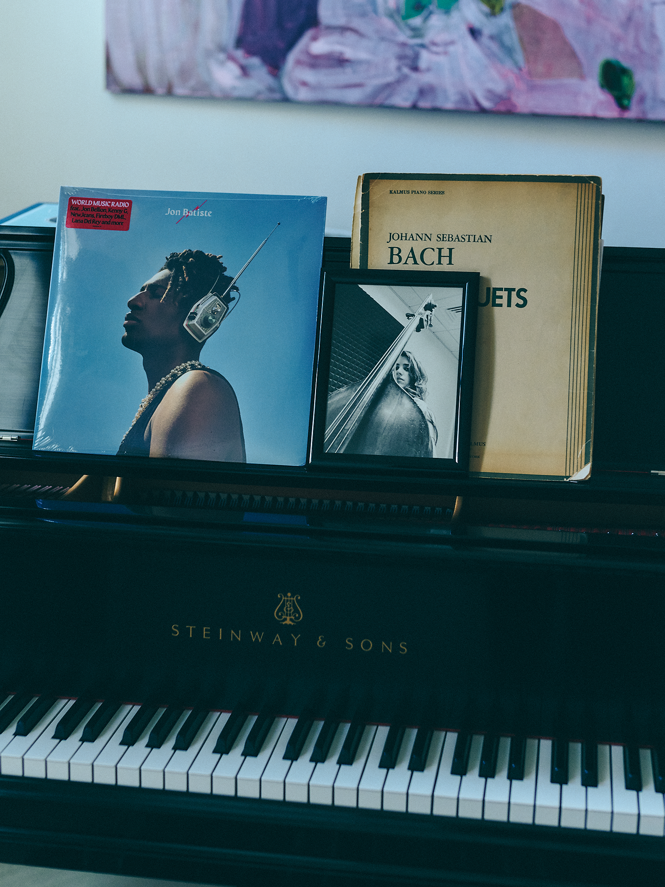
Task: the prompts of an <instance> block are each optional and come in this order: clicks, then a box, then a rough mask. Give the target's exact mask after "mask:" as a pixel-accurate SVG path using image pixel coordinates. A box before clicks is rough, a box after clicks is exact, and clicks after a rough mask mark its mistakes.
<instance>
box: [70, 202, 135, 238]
mask: <svg viewBox="0 0 665 887" xmlns="http://www.w3.org/2000/svg"><path fill="white" fill-rule="evenodd" d="M131 216H132V201H131V200H99V199H95V198H90V197H70V198H69V203H68V204H67V219H66V221H65V225H66V227H67V228H86V229H91V228H92V229H94V228H97V229H98V230H99V231H129V221H130V219H131Z"/></svg>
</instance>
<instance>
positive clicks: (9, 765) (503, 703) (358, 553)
mask: <svg viewBox="0 0 665 887" xmlns="http://www.w3.org/2000/svg"><path fill="white" fill-rule="evenodd" d="M649 253H652V251H649ZM633 258H634V257H633ZM656 258H658V259H659V261H661V262H662V256H661V257H656ZM610 259H611V260H612V261H613V262H614V270H615V272H616V275H617V276H616V278H613V279H617V280H620V281H621V283H620V285H619V284H617V286H616V288H615V289H616V292H617V295H616V298H617V299H621V298H624V297H625V295H626V292H627V290H626V287H625V281H624V280H623V278H620V274H621V268H624V270H625V272H626V274H627V275H628V274H631V275H632V272H631V267H632V266H631V264H630V262H631V261H633V259H632V258H630V257H627V256H626V255H625V254H623V253H621V251H615V252H614V253H613V254H612V253H610ZM629 259H630V261H629ZM606 261H609V259H607V258H606ZM640 261H642V263H643V264H644V262H645V261H646V258H645V257H644V256H642V257H641V259H640ZM633 270H634V269H633ZM654 273H655V272H654ZM658 273H662V272H660V271H659V272H658ZM609 279H610V278H609V275H606V277H605V281H607V280H609ZM605 286H606V288H607V286H609V284H607V283H605ZM612 292H614V291H612ZM612 292H610V295H608V296H607V297H606V304H612ZM614 323H615V328H616V326H617V325H620V321H618V320H617V321H615V322H614ZM608 330H609V326H606V329H605V333H606V339H609V338H610V333H609V332H608ZM602 332H603V327H602V323H601V333H602ZM598 371H599V382H600V383H601V385H602V384H604V383H603V373H605V378H609V377H610V375H611V373H612V372H614V371H615V367H614V364H613V362H612V361H610V359H609V357H608V358H607V359H606V363H605V365H603V362H602V360H601V353H600V352H599V367H598ZM603 390H604V391H605V393H604V394H603V395H602V396H600V398H599V401H598V404H599V414H598V416H597V445H598V452H599V453H600V455H601V457H602V456H603V455H604V456H605V457H606V458H605V463H606V464H608V465H610V466H611V463H612V452H613V451H612V447H613V446H615V444H616V440H617V439H618V437H619V435H620V432H621V430H622V429H620V428H617V429H616V434H615V433H614V431H613V429H614V428H615V427H616V425H617V418H616V416H614V413H613V409H612V408H611V402H612V398H611V397H610V396H608V395H607V390H606V389H603ZM603 397H605V400H603ZM603 441H605V443H603ZM603 447H605V451H604V450H603ZM1 455H2V460H1V461H0V558H1V561H0V562H1V564H2V580H3V588H4V593H3V597H2V612H1V618H0V691H1V693H0V695H1V696H2V698H1V699H0V859H2V860H4V861H6V862H12V863H22V864H30V865H47V866H55V867H64V868H76V869H87V870H94V871H105V872H111V873H115V874H133V875H144V876H152V877H162V878H173V879H179V880H189V881H200V882H206V883H214V884H226V885H236V884H237V885H259V884H261V885H264V884H266V883H270V884H274V885H287V884H289V885H292V884H303V885H305V884H307V885H310V884H314V883H316V884H320V885H337V884H358V885H360V884H367V883H370V884H376V885H383V884H385V885H390V884H395V885H397V884H400V885H402V884H417V885H450V887H462V885H464V887H470V885H478V887H480V885H483V887H486V885H505V887H508V885H511V887H532V885H533V887H535V885H548V887H549V885H579V884H593V885H603V887H605V885H607V887H609V885H616V887H619V885H621V887H625V885H626V884H640V885H641V887H642V885H651V884H654V885H655V884H658V885H660V884H662V883H663V880H664V879H665V704H664V700H665V657H664V656H663V652H662V651H663V626H665V538H664V534H665V505H664V504H663V503H664V501H665V500H664V498H663V492H664V486H663V484H665V480H664V479H663V478H662V477H660V476H652V475H649V474H646V475H645V474H640V473H639V472H638V473H636V474H631V475H630V476H627V475H626V474H625V473H623V472H618V471H617V472H613V471H611V470H610V471H607V472H605V473H603V472H598V473H597V474H596V475H593V476H592V478H591V479H590V481H588V482H586V483H580V484H565V483H561V484H552V483H546V482H543V483H531V482H521V483H520V482H510V481H490V480H477V479H472V478H468V479H464V480H459V479H455V480H432V479H428V480H423V481H421V482H417V481H413V480H412V481H409V482H408V483H406V482H403V481H399V480H395V479H394V478H384V477H380V476H373V477H365V478H357V477H355V478H349V477H347V476H344V475H343V474H341V473H338V474H335V473H332V472H331V473H328V474H325V473H322V472H318V473H317V474H316V476H309V477H303V476H302V474H298V473H297V472H295V471H294V472H293V473H291V474H289V472H288V471H285V472H283V473H281V474H280V476H279V477H270V476H267V475H266V474H262V473H260V472H258V471H257V472H254V473H252V472H251V471H248V472H245V473H244V474H243V475H242V477H238V476H235V475H232V474H227V475H224V474H220V472H219V471H215V472H211V471H209V470H208V469H206V468H201V470H200V471H198V472H191V473H188V475H187V477H186V478H183V477H182V476H181V475H179V474H178V468H177V466H172V465H168V464H164V465H161V464H152V463H150V464H149V465H146V464H145V462H144V463H140V462H133V461H131V460H129V461H127V463H126V471H125V472H124V473H123V481H122V484H120V483H118V482H117V481H115V479H113V480H110V479H109V478H106V477H105V476H103V475H102V468H101V467H100V464H99V463H96V462H95V461H94V460H92V459H89V460H86V459H85V458H83V457H82V458H81V459H80V460H79V461H77V462H76V463H72V462H71V460H70V461H68V462H67V463H63V462H62V461H58V460H57V459H53V458H51V457H46V458H39V457H34V456H29V455H23V456H20V455H17V454H16V449H15V448H14V449H12V446H10V445H9V444H7V445H4V449H3V451H2V454H1ZM63 466H64V467H63ZM80 474H88V475H90V476H91V477H93V488H95V483H96V490H97V495H95V496H92V497H88V501H83V502H81V501H75V500H74V501H72V500H68V499H63V498H62V494H63V492H64V491H65V490H66V489H67V488H68V487H70V486H71V485H72V483H73V482H74V481H75V480H76V478H77V477H78V476H79V475H80ZM92 500H94V501H92Z"/></svg>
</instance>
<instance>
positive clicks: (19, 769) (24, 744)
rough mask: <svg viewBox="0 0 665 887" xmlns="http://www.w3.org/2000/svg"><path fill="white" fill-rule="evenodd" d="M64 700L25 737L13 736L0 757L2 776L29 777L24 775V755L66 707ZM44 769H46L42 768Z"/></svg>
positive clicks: (58, 702)
mask: <svg viewBox="0 0 665 887" xmlns="http://www.w3.org/2000/svg"><path fill="white" fill-rule="evenodd" d="M66 703H67V700H66V699H58V700H56V701H55V702H54V703H53V705H52V706H51V708H50V709H49V710H48V711H47V712H46V714H45V715H44V717H43V718H42V719H41V721H40V722H39V723H38V724H36V725H35V727H34V728H33V729H32V730H31V731H30V732H29V733H28V735H27V736H14V738H13V739H12V741H11V742H10V743H9V745H6V746H5V748H4V751H3V752H2V754H1V755H0V773H2V774H3V775H4V776H29V775H30V774H29V773H24V767H23V761H24V758H25V755H26V754H27V753H28V752H29V751H30V749H31V748H32V746H33V745H34V744H35V743H36V742H37V740H38V739H39V738H40V737H41V735H42V734H43V733H44V732H46V731H48V728H49V726H50V725H51V723H52V722H53V721H54V720H55V718H56V717H57V716H58V714H59V713H60V712H61V711H62V709H63V708H64V706H65V705H66ZM44 769H46V768H44Z"/></svg>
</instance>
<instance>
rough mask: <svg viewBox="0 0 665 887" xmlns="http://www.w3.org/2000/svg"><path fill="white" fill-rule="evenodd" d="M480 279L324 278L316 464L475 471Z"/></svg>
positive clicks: (406, 275) (347, 274) (434, 275)
mask: <svg viewBox="0 0 665 887" xmlns="http://www.w3.org/2000/svg"><path fill="white" fill-rule="evenodd" d="M478 285H479V275H478V274H477V273H475V272H469V273H457V272H429V271H404V270H400V271H399V272H397V273H395V272H393V271H334V272H330V273H327V274H326V276H325V279H324V284H323V308H322V326H321V336H320V349H319V363H318V374H317V381H316V394H315V406H314V422H313V433H312V453H311V455H312V462H313V463H315V464H321V463H324V464H327V465H335V464H339V465H340V467H341V466H353V465H358V466H361V467H363V468H367V467H372V466H373V467H375V468H377V469H383V470H385V469H389V470H390V469H397V470H404V469H407V470H408V469H416V470H423V469H425V470H430V471H431V470H435V471H439V470H443V471H456V472H461V471H466V470H467V468H468V454H469V429H470V420H471V399H472V393H473V367H474V346H475V331H476V311H477V304H478Z"/></svg>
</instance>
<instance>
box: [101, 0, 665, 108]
mask: <svg viewBox="0 0 665 887" xmlns="http://www.w3.org/2000/svg"><path fill="white" fill-rule="evenodd" d="M106 36H107V86H108V89H110V90H111V91H113V92H134V93H153V94H158V95H180V96H207V97H217V98H237V99H255V100H261V101H291V102H311V103H332V104H349V105H371V106H389V107H399V108H432V109H452V110H460V111H494V112H499V113H517V114H551V115H565V116H581V117H610V118H613V117H629V118H634V119H649V120H663V119H665V0H525V2H522V0H106Z"/></svg>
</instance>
